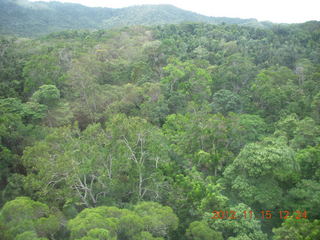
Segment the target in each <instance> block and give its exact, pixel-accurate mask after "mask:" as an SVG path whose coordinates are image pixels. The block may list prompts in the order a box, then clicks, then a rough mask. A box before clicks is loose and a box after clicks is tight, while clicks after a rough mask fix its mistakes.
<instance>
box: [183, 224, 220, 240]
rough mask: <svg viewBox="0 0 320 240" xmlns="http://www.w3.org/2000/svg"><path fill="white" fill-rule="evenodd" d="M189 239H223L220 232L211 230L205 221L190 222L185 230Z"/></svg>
mask: <svg viewBox="0 0 320 240" xmlns="http://www.w3.org/2000/svg"><path fill="white" fill-rule="evenodd" d="M186 237H187V239H190V240H212V239H215V240H223V237H222V234H221V233H220V232H216V231H214V230H212V229H211V228H210V227H209V226H208V224H207V223H206V222H199V221H195V222H192V223H191V224H190V226H189V228H188V229H187V231H186Z"/></svg>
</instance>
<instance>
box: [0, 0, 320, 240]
mask: <svg viewBox="0 0 320 240" xmlns="http://www.w3.org/2000/svg"><path fill="white" fill-rule="evenodd" d="M54 4H56V3H54ZM81 27H82V26H81ZM0 50H1V51H0V54H1V58H0V68H1V71H0V176H1V179H0V191H1V195H0V196H1V199H0V204H1V211H0V239H3V240H22V239H23V240H29V239H30V240H45V239H47V240H54V239H55V240H69V239H70V240H116V239H118V240H126V239H133V240H152V239H153V240H161V239H174V240H178V239H179V240H181V239H188V240H192V239H193V240H206V239H208V240H211V239H218V240H222V239H227V240H236V239H237V240H240V239H241V240H244V239H245V240H267V239H274V240H278V239H279V240H280V239H281V240H282V239H290V240H298V239H299V240H300V239H305V240H317V239H319V236H320V235H319V234H320V233H319V219H320V182H319V181H320V171H319V168H320V125H319V124H320V117H319V116H320V112H319V110H320V108H319V106H320V23H318V22H308V23H304V24H299V25H288V26H279V25H274V26H273V27H271V28H268V29H258V28H252V27H248V26H246V27H245V26H238V25H228V24H221V25H210V24H204V23H183V24H179V25H163V26H155V27H126V28H122V29H114V30H99V31H93V32H88V31H65V32H56V33H52V34H50V35H47V36H44V37H41V38H36V39H21V38H16V37H4V36H2V37H1V39H0ZM220 210H221V211H222V210H223V211H229V212H232V211H234V212H236V213H237V219H236V220H235V219H213V218H212V217H213V213H212V212H213V211H220ZM250 211H252V212H250ZM261 211H265V212H266V211H270V214H271V213H272V218H271V219H268V218H264V219H261ZM279 211H289V212H290V213H289V214H288V218H286V219H280V217H279ZM295 211H301V212H304V211H307V216H308V219H305V218H304V217H303V216H302V215H301V214H300V216H299V215H297V213H296V214H294V212H295ZM245 212H246V213H245ZM249 212H250V214H251V215H252V216H253V218H252V219H248V216H249ZM245 214H246V217H247V219H245ZM268 214H269V212H268ZM266 216H269V215H266ZM297 218H301V219H297Z"/></svg>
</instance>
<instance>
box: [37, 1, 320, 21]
mask: <svg viewBox="0 0 320 240" xmlns="http://www.w3.org/2000/svg"><path fill="white" fill-rule="evenodd" d="M31 1H36V0H31ZM44 1H46V2H49V1H52V0H44ZM59 2H73V3H80V4H83V5H86V6H90V7H109V8H121V7H128V6H132V5H141V4H172V5H174V6H176V7H179V8H182V9H186V10H190V11H193V12H197V13H200V14H203V15H207V16H214V17H239V18H256V19H258V20H260V21H265V20H268V21H272V22H277V23H299V22H305V21H309V20H320V0H303V1H302V0H189V1H188V0H172V1H169V0H107V1H103V0H59Z"/></svg>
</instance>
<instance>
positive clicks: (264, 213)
mask: <svg viewBox="0 0 320 240" xmlns="http://www.w3.org/2000/svg"><path fill="white" fill-rule="evenodd" d="M212 214H213V216H212V217H211V219H230V220H235V219H260V220H262V219H272V218H280V219H287V218H289V217H293V218H295V219H307V218H308V215H307V211H287V210H281V211H271V210H261V211H258V212H257V211H252V210H250V211H242V212H237V211H231V210H230V211H222V210H221V211H213V212H212Z"/></svg>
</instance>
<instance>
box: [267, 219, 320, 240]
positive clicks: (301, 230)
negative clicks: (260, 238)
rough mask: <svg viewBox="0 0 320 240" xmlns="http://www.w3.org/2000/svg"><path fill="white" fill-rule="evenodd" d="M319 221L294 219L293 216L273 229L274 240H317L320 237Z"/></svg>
mask: <svg viewBox="0 0 320 240" xmlns="http://www.w3.org/2000/svg"><path fill="white" fill-rule="evenodd" d="M319 229H320V221H319V220H314V221H313V222H311V221H309V220H308V219H296V218H295V217H294V216H291V217H290V218H288V219H286V220H285V221H284V222H283V223H282V225H281V227H279V228H274V229H273V230H272V231H273V233H274V237H273V239H274V240H289V239H290V240H300V239H306V240H309V239H310V240H311V239H318V238H319V237H320V230H319Z"/></svg>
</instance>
